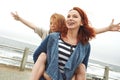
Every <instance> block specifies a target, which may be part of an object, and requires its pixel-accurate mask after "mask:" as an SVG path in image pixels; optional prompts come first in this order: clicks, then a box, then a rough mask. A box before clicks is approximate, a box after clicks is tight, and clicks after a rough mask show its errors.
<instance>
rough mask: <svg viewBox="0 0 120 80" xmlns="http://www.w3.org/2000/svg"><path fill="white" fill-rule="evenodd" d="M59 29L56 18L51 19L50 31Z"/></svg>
mask: <svg viewBox="0 0 120 80" xmlns="http://www.w3.org/2000/svg"><path fill="white" fill-rule="evenodd" d="M56 31H57V22H56V21H55V19H50V32H56Z"/></svg>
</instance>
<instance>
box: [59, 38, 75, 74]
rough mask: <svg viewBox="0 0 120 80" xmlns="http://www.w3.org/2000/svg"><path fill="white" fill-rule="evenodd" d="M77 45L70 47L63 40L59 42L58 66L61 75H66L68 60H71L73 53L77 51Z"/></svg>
mask: <svg viewBox="0 0 120 80" xmlns="http://www.w3.org/2000/svg"><path fill="white" fill-rule="evenodd" d="M75 47H76V45H70V44H68V43H66V42H64V41H63V40H62V39H61V38H59V42H58V51H59V53H58V64H59V70H60V72H61V73H64V66H65V64H66V62H67V61H68V59H69V58H70V56H71V54H72V52H73V51H74V50H75Z"/></svg>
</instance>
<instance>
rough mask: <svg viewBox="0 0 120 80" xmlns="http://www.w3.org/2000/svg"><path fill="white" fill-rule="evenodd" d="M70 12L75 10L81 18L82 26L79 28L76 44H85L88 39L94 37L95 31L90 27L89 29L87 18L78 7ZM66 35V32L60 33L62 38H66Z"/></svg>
mask: <svg viewBox="0 0 120 80" xmlns="http://www.w3.org/2000/svg"><path fill="white" fill-rule="evenodd" d="M71 10H76V11H77V12H78V13H79V15H80V16H81V21H82V24H83V25H82V26H80V28H79V31H78V37H77V39H78V42H81V43H82V44H86V43H88V41H89V40H90V39H92V38H94V37H95V31H94V29H93V28H92V27H90V25H89V21H88V17H87V15H86V13H85V12H84V11H83V10H82V9H80V8H79V7H73V9H71ZM64 28H65V27H64ZM65 29H66V28H65ZM66 35H67V30H66V31H64V32H62V36H66Z"/></svg>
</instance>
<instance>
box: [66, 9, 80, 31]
mask: <svg viewBox="0 0 120 80" xmlns="http://www.w3.org/2000/svg"><path fill="white" fill-rule="evenodd" d="M66 25H67V27H68V29H76V28H78V29H79V27H80V25H82V22H81V16H80V15H79V13H78V12H77V11H76V10H70V11H69V12H68V15H67V19H66Z"/></svg>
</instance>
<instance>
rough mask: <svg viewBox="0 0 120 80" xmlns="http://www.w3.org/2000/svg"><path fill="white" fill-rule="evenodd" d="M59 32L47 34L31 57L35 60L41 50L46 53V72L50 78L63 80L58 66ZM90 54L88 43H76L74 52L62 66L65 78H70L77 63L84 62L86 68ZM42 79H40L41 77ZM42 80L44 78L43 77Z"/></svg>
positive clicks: (69, 79) (66, 79)
mask: <svg viewBox="0 0 120 80" xmlns="http://www.w3.org/2000/svg"><path fill="white" fill-rule="evenodd" d="M59 35H60V33H51V34H50V35H48V36H47V37H46V38H45V40H43V42H42V43H41V45H40V46H39V47H38V48H37V50H36V51H35V53H34V55H33V59H34V61H35V62H36V60H37V58H38V56H39V55H40V53H41V52H46V53H47V64H46V73H47V74H48V75H49V76H50V77H51V78H52V80H64V79H63V75H62V74H61V73H60V71H59V68H58V39H59ZM89 54H90V44H89V43H87V44H85V45H82V44H81V43H78V44H77V46H76V48H75V50H74V52H73V53H72V55H71V56H70V58H69V59H68V61H67V62H66V64H65V68H64V72H65V73H64V77H65V80H71V78H72V76H73V74H74V72H75V69H76V68H77V67H78V66H79V64H81V63H83V64H85V66H86V68H87V64H88V59H89ZM41 80H42V79H41ZM43 80H44V79H43Z"/></svg>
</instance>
